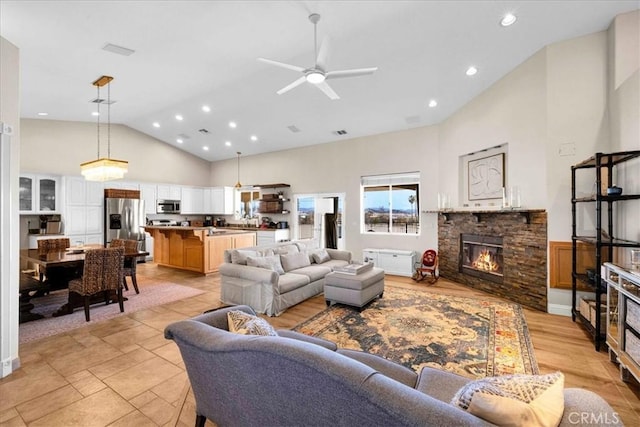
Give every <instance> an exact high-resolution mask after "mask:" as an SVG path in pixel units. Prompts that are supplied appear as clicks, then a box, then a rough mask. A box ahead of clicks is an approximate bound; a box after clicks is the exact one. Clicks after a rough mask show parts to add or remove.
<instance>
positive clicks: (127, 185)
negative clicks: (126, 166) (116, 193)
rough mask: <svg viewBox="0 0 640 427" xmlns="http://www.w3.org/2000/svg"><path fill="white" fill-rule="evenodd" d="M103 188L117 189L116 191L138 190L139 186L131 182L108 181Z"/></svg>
mask: <svg viewBox="0 0 640 427" xmlns="http://www.w3.org/2000/svg"><path fill="white" fill-rule="evenodd" d="M104 188H117V189H118V190H140V184H138V183H137V182H133V181H109V182H106V183H105V187H104Z"/></svg>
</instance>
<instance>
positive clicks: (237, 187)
mask: <svg viewBox="0 0 640 427" xmlns="http://www.w3.org/2000/svg"><path fill="white" fill-rule="evenodd" d="M236 154H237V155H238V182H236V185H235V188H236V189H238V190H239V189H240V188H242V184H240V154H242V153H241V152H239V151H236Z"/></svg>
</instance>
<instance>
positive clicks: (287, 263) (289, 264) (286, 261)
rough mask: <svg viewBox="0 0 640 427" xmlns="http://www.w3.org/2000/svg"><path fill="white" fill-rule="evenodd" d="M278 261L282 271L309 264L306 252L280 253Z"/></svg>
mask: <svg viewBox="0 0 640 427" xmlns="http://www.w3.org/2000/svg"><path fill="white" fill-rule="evenodd" d="M280 262H281V263H282V268H283V269H284V271H291V270H295V269H297V268H302V267H306V266H308V265H311V262H309V255H307V252H298V253H294V254H287V255H280Z"/></svg>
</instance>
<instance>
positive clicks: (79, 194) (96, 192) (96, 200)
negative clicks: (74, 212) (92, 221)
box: [64, 176, 104, 207]
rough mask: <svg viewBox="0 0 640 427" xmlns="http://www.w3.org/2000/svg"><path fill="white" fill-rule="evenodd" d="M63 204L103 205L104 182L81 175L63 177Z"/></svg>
mask: <svg viewBox="0 0 640 427" xmlns="http://www.w3.org/2000/svg"><path fill="white" fill-rule="evenodd" d="M64 189H65V193H64V204H65V206H100V207H102V206H104V183H103V182H99V181H87V180H85V179H84V178H83V177H81V176H65V177H64Z"/></svg>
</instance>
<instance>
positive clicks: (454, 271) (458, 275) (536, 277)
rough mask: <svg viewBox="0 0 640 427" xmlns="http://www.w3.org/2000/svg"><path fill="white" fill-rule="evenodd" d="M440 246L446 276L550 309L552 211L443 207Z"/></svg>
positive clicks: (441, 271) (501, 295)
mask: <svg viewBox="0 0 640 427" xmlns="http://www.w3.org/2000/svg"><path fill="white" fill-rule="evenodd" d="M438 248H439V250H438V257H439V267H440V275H441V276H442V277H444V278H447V279H449V280H452V281H455V282H457V283H461V284H463V285H466V286H469V287H472V288H475V289H479V290H482V291H485V292H488V293H490V294H493V295H497V296H500V297H503V298H506V299H508V300H511V301H513V302H515V303H518V304H521V305H524V306H527V307H530V308H534V309H537V310H541V311H547V213H546V211H544V210H542V209H539V210H525V209H522V210H509V211H507V210H504V211H502V210H487V211H473V212H471V211H468V210H467V211H462V210H461V211H448V212H442V213H440V214H439V215H438ZM474 263H475V265H474Z"/></svg>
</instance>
